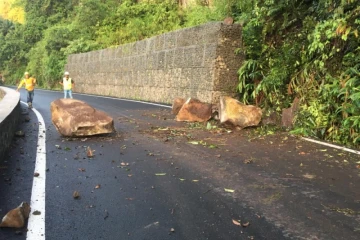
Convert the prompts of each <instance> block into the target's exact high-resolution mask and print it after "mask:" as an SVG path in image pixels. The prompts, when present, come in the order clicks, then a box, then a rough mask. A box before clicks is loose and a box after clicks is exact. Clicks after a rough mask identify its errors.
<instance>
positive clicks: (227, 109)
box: [219, 97, 262, 128]
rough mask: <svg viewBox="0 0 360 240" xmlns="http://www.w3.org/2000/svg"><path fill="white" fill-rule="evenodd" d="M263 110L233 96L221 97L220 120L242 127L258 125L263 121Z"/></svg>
mask: <svg viewBox="0 0 360 240" xmlns="http://www.w3.org/2000/svg"><path fill="white" fill-rule="evenodd" d="M261 116H262V111H261V109H260V108H258V107H256V106H252V105H245V104H243V103H241V102H239V101H238V100H236V99H233V98H231V97H221V98H220V110H219V117H220V122H221V123H225V122H229V123H232V124H233V125H235V126H238V127H240V128H245V127H250V126H257V125H258V124H259V123H260V121H261Z"/></svg>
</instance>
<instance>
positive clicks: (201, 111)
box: [176, 98, 212, 122]
mask: <svg viewBox="0 0 360 240" xmlns="http://www.w3.org/2000/svg"><path fill="white" fill-rule="evenodd" d="M211 114H212V105H211V104H208V103H203V102H201V101H200V100H198V99H195V98H189V99H188V100H187V101H186V102H185V103H184V104H183V105H182V107H181V109H180V111H179V112H178V114H177V116H176V121H186V122H206V121H207V120H209V119H210V118H211Z"/></svg>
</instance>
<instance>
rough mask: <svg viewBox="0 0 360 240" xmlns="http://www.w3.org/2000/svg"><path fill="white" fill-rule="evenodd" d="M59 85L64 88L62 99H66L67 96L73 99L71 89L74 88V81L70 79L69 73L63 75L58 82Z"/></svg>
mask: <svg viewBox="0 0 360 240" xmlns="http://www.w3.org/2000/svg"><path fill="white" fill-rule="evenodd" d="M59 83H60V84H61V85H62V86H63V88H64V98H67V96H69V97H70V98H73V97H72V89H73V88H74V86H75V82H74V80H72V79H71V78H70V74H69V72H65V73H64V78H63V80H62V82H59Z"/></svg>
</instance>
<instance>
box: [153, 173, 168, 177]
mask: <svg viewBox="0 0 360 240" xmlns="http://www.w3.org/2000/svg"><path fill="white" fill-rule="evenodd" d="M165 175H166V173H155V176H165Z"/></svg>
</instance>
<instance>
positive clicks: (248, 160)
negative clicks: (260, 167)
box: [244, 159, 253, 164]
mask: <svg viewBox="0 0 360 240" xmlns="http://www.w3.org/2000/svg"><path fill="white" fill-rule="evenodd" d="M252 162H253V160H251V159H246V160H244V163H245V164H250V163H252Z"/></svg>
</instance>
